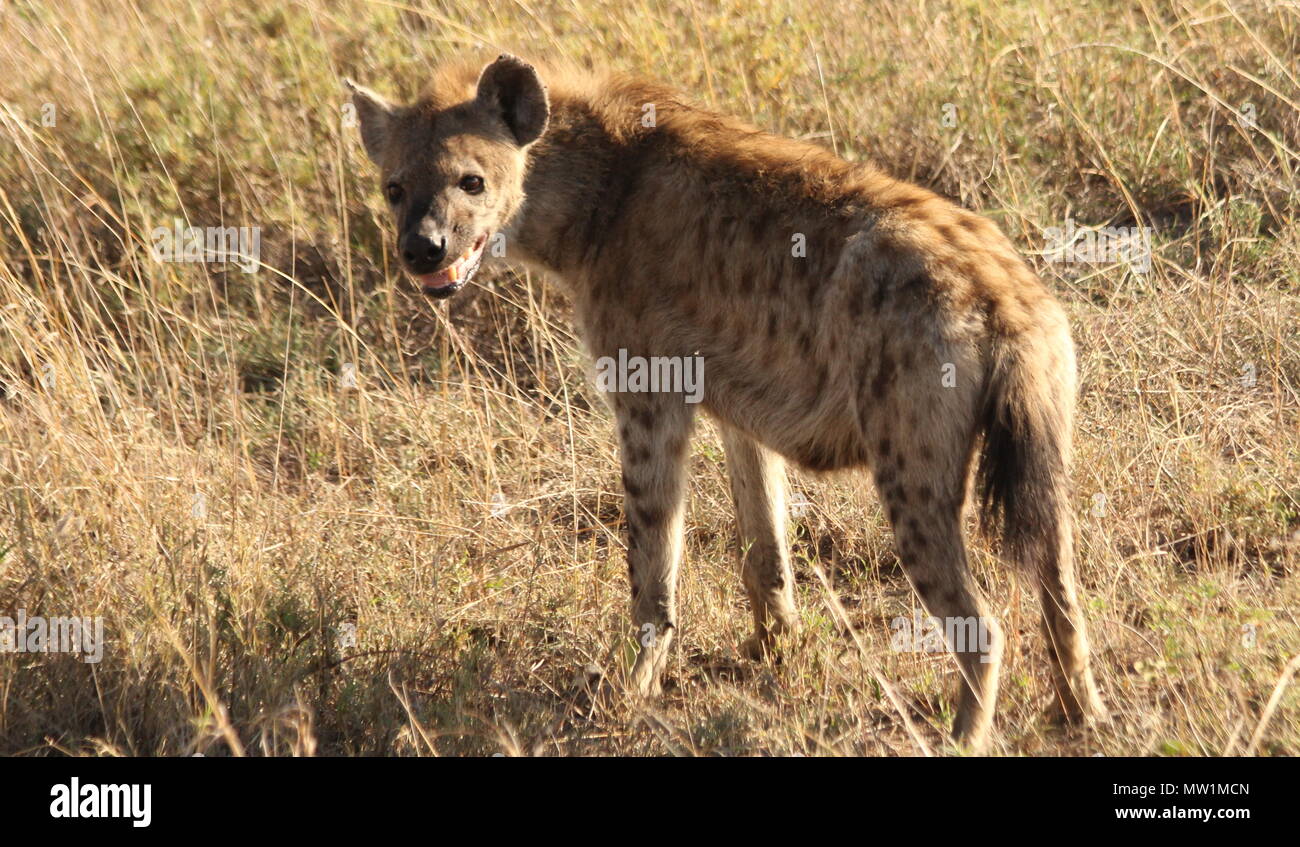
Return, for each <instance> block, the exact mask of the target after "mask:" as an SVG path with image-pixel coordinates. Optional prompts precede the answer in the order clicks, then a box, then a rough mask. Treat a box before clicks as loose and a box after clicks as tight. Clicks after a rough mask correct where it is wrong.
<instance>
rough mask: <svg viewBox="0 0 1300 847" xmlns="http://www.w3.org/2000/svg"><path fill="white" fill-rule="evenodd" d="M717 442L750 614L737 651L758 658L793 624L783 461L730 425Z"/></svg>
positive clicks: (723, 430)
mask: <svg viewBox="0 0 1300 847" xmlns="http://www.w3.org/2000/svg"><path fill="white" fill-rule="evenodd" d="M722 442H723V445H724V446H725V447H726V450H727V471H728V475H729V476H730V477H731V496H732V499H733V500H734V501H735V504H736V522H737V525H738V526H739V529H740V550H741V560H740V575H741V579H742V580H743V581H744V583H745V592H746V593H747V594H748V595H749V605H750V609H751V610H752V611H753V613H754V634H753V635H752V636H750V637H749V639H748V640H747V641H745V643H744V646H743V647H742V648H741V649H742V651H743V652H744V654H745V655H746V656H748V657H749V658H751V659H759V658H762V657H763V656H765V655H766V654H767V653H768V652H769V651H770V650H771V649H772V646H773V644H774V642H775V641H776V639H777V637H778V636H780V635H782V634H783V633H786V632H789V631H791V630H793V629H794V628H795V627H796V625H797V623H798V617H797V615H796V613H795V608H794V585H793V583H794V577H793V574H792V573H791V571H790V552H789V547H788V545H787V543H786V537H785V522H786V503H785V491H786V482H785V462H784V461H783V460H782V459H781V457H780V456H778V455H777V454H776V453H773V452H772V451H771V450H768V449H767V448H765V447H763V446H762V445H760V444H759V443H758V442H756V441H754V439H752V438H750V437H749V436H748V435H745V434H744V433H742V432H740V431H739V430H737V429H733V428H732V427H728V426H724V427H723V428H722Z"/></svg>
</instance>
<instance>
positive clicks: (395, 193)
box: [384, 182, 406, 206]
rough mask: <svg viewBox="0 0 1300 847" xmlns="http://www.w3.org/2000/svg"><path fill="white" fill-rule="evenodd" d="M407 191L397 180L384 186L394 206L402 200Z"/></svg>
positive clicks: (386, 194) (385, 193)
mask: <svg viewBox="0 0 1300 847" xmlns="http://www.w3.org/2000/svg"><path fill="white" fill-rule="evenodd" d="M405 193H406V192H404V191H403V190H402V186H400V185H398V184H397V183H395V182H390V183H388V185H386V186H384V195H385V196H387V197H388V202H389V203H392V204H393V205H394V206H396V205H397V204H398V203H400V202H402V197H403V195H404V194H405Z"/></svg>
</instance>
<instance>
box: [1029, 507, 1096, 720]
mask: <svg viewBox="0 0 1300 847" xmlns="http://www.w3.org/2000/svg"><path fill="white" fill-rule="evenodd" d="M1071 547H1072V545H1071V541H1070V537H1069V530H1068V528H1067V529H1065V530H1064V531H1063V532H1062V540H1061V546H1060V547H1059V548H1057V549H1056V550H1053V551H1050V552H1049V553H1048V554H1047V555H1046V556H1044V558H1043V560H1042V561H1041V562H1040V563H1039V566H1038V582H1039V598H1040V600H1041V602H1042V607H1043V626H1042V628H1043V634H1044V636H1045V637H1046V640H1047V653H1048V659H1049V661H1050V663H1051V666H1052V681H1053V683H1054V684H1055V687H1056V695H1057V700H1058V702H1059V704H1060V707H1061V712H1062V713H1063V714H1064V717H1065V718H1066V720H1068V721H1071V722H1073V723H1082V724H1088V723H1095V722H1104V721H1106V720H1107V719H1108V714H1107V711H1106V706H1105V705H1104V704H1103V703H1102V699H1101V695H1100V694H1099V693H1098V692H1097V683H1096V681H1095V680H1094V679H1093V675H1092V668H1091V666H1090V664H1089V660H1088V635H1087V632H1086V629H1085V625H1084V622H1083V610H1082V609H1081V608H1080V607H1079V597H1078V591H1077V590H1076V588H1075V580H1074V558H1073V555H1072V550H1071Z"/></svg>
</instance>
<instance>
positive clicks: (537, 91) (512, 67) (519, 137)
mask: <svg viewBox="0 0 1300 847" xmlns="http://www.w3.org/2000/svg"><path fill="white" fill-rule="evenodd" d="M477 101H478V103H479V104H480V105H482V106H483V107H484V108H486V109H488V110H489V111H491V112H492V113H493V114H495V115H497V116H498V117H500V118H501V120H503V121H505V125H506V127H507V128H508V129H509V130H510V132H511V133H512V134H513V135H514V137H515V141H517V142H519V146H521V147H522V146H524V145H526V144H532V143H533V142H534V141H536V140H537V139H539V138H541V137H542V133H543V132H545V131H546V121H547V119H548V118H549V116H550V113H551V105H550V102H549V101H548V100H547V98H546V86H545V85H542V80H541V78H540V77H538V76H537V71H536V69H534V68H533V66H532V65H530V64H528V63H527V62H524V61H521V60H519V59H516V58H515V57H514V56H511V55H510V54H509V53H502V54H501V55H500V56H498V57H497V60H496V61H495V62H493V63H492V64H490V65H488V66H487V67H486V68H484V69H483V75H482V76H480V77H479V78H478V95H477Z"/></svg>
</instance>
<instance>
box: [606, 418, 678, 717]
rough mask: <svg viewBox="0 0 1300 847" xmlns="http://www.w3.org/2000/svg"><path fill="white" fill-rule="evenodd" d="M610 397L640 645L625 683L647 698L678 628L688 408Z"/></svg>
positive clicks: (654, 689) (655, 688) (655, 687)
mask: <svg viewBox="0 0 1300 847" xmlns="http://www.w3.org/2000/svg"><path fill="white" fill-rule="evenodd" d="M616 397H617V400H616V401H615V414H616V415H617V417H618V432H619V443H620V445H621V450H622V464H623V491H624V499H623V512H624V515H625V517H626V519H627V528H628V529H627V570H628V579H629V580H630V582H631V584H632V624H633V627H634V630H635V631H634V637H635V638H636V640H637V643H638V645H639V652H638V653H637V658H636V664H635V665H634V666H633V668H632V676H631V679H630V681H629V682H630V687H631V689H632V691H633V692H634V693H636V694H639V695H642V696H653V695H656V694H658V693H659V691H660V675H661V674H662V673H663V669H664V665H665V664H666V662H667V660H668V646H669V644H670V643H671V642H672V637H673V631H674V630H675V629H676V626H677V569H678V565H679V564H680V562H681V556H682V520H683V505H684V504H683V500H684V497H683V488H684V476H685V470H686V453H687V447H688V444H689V441H690V434H691V425H692V421H693V419H694V407H693V406H691V405H689V404H687V403H686V402H685V401H684V399H683V397H682V396H681V395H680V394H621V395H616Z"/></svg>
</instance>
